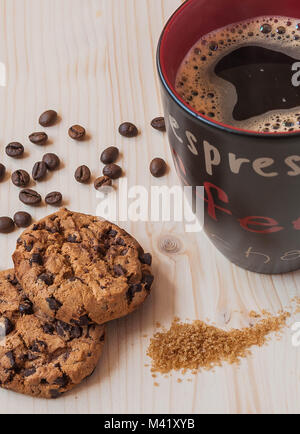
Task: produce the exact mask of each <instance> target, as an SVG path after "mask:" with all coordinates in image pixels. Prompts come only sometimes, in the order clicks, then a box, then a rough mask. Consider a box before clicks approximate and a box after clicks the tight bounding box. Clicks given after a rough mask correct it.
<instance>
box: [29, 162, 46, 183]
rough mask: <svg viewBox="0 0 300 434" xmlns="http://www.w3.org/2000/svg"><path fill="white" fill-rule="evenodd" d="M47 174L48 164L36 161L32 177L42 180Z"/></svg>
mask: <svg viewBox="0 0 300 434" xmlns="http://www.w3.org/2000/svg"><path fill="white" fill-rule="evenodd" d="M46 175H47V166H46V163H44V162H43V161H38V162H37V163H35V165H34V166H33V169H32V178H33V179H34V180H35V181H42V180H43V179H44V178H45V176H46Z"/></svg>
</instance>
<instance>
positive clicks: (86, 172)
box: [75, 166, 91, 184]
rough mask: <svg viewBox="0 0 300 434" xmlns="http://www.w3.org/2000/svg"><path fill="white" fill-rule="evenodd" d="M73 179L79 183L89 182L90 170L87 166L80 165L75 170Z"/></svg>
mask: <svg viewBox="0 0 300 434" xmlns="http://www.w3.org/2000/svg"><path fill="white" fill-rule="evenodd" d="M75 179H76V181H77V182H80V183H81V184H85V183H86V182H89V180H90V179H91V171H90V169H89V168H88V167H87V166H80V167H78V169H77V170H76V172H75Z"/></svg>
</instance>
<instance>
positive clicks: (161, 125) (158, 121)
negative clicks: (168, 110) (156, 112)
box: [151, 117, 166, 133]
mask: <svg viewBox="0 0 300 434" xmlns="http://www.w3.org/2000/svg"><path fill="white" fill-rule="evenodd" d="M151 126H152V127H153V128H154V129H155V130H158V131H161V132H163V133H164V132H165V131H166V122H165V118H163V117H158V118H155V119H153V121H152V122H151Z"/></svg>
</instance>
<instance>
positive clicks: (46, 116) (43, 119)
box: [39, 110, 57, 127]
mask: <svg viewBox="0 0 300 434" xmlns="http://www.w3.org/2000/svg"><path fill="white" fill-rule="evenodd" d="M56 121H57V113H56V111H54V110H47V111H45V112H44V113H42V114H41V116H40V118H39V124H40V125H41V126H42V127H52V126H53V125H54V124H55V123H56Z"/></svg>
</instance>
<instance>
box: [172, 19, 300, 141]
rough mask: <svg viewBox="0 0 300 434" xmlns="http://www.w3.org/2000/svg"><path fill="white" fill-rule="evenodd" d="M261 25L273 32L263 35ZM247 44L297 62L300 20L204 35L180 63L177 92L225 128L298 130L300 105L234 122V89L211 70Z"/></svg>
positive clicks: (250, 22)
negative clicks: (279, 53) (276, 52)
mask: <svg viewBox="0 0 300 434" xmlns="http://www.w3.org/2000/svg"><path fill="white" fill-rule="evenodd" d="M264 25H269V26H271V29H272V30H271V31H270V32H269V33H263V32H262V31H261V27H262V26H264ZM249 45H256V46H260V47H264V48H267V49H269V50H274V51H278V52H281V53H283V54H287V55H289V56H291V57H293V58H295V59H299V60H300V19H294V18H287V17H277V16H276V17H274V16H272V17H258V18H253V19H251V20H248V21H244V22H240V23H237V24H232V25H230V26H228V27H225V28H222V29H220V30H217V31H214V32H212V33H210V34H208V35H205V36H204V37H202V38H201V39H200V40H199V41H198V42H197V44H195V45H194V46H193V47H192V49H191V50H190V51H189V53H188V54H187V56H186V57H185V59H184V60H183V62H182V64H181V66H180V69H179V71H178V74H177V78H176V91H177V92H178V93H179V94H180V96H181V97H182V98H183V99H184V100H185V101H186V102H187V103H188V104H189V105H190V106H191V107H192V108H193V109H195V110H197V111H198V112H200V113H202V114H204V115H206V116H208V117H211V118H212V120H216V121H218V122H222V123H224V124H227V125H231V126H234V127H237V128H242V129H246V130H251V131H260V132H261V131H266V132H272V133H276V132H287V131H296V130H299V129H300V106H299V107H297V108H294V109H292V110H290V109H289V110H280V111H279V110H274V111H270V112H268V113H266V114H263V115H260V116H256V117H253V118H251V119H248V120H245V121H236V120H235V119H234V118H233V117H232V113H233V109H234V107H235V105H236V103H237V93H236V89H235V87H234V86H233V85H232V84H231V83H229V82H227V81H225V80H223V79H221V78H220V77H217V75H216V74H215V72H214V70H215V67H216V65H217V64H218V62H219V61H220V60H221V59H222V58H223V57H224V56H226V55H228V54H229V53H231V52H232V51H235V50H237V49H238V48H241V47H247V46H249ZM291 76H292V71H291Z"/></svg>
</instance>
